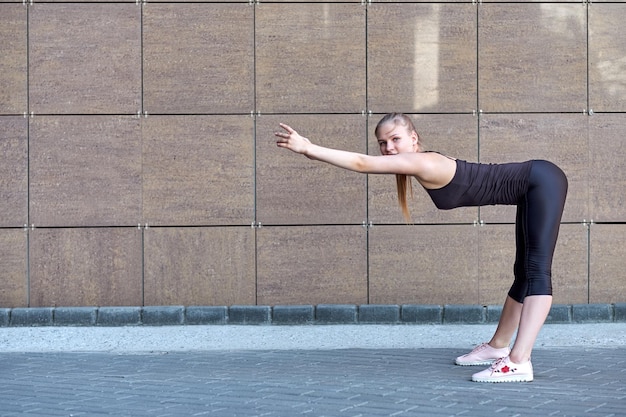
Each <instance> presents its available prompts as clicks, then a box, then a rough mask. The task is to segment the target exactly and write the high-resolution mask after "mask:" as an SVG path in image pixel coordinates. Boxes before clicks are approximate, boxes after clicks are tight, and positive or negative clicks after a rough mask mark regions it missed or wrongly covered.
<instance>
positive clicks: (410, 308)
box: [401, 304, 443, 324]
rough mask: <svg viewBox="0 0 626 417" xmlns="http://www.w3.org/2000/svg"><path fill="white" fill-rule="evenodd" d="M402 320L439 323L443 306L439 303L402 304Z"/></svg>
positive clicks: (441, 319) (405, 321)
mask: <svg viewBox="0 0 626 417" xmlns="http://www.w3.org/2000/svg"><path fill="white" fill-rule="evenodd" d="M401 315H402V321H403V322H404V323H415V324H441V323H442V322H443V308H442V306H440V305H435V304H433V305H416V304H404V305H402V307H401Z"/></svg>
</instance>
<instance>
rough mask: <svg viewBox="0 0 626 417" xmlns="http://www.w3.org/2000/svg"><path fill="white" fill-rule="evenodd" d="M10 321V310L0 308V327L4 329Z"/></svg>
mask: <svg viewBox="0 0 626 417" xmlns="http://www.w3.org/2000/svg"><path fill="white" fill-rule="evenodd" d="M10 320H11V309H10V308H0V327H6V326H8V325H9V323H10Z"/></svg>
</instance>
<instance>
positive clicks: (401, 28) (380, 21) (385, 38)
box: [367, 3, 477, 113]
mask: <svg viewBox="0 0 626 417" xmlns="http://www.w3.org/2000/svg"><path fill="white" fill-rule="evenodd" d="M367 19H368V31H367V71H368V74H367V82H368V84H367V87H368V110H372V111H375V112H378V113H381V112H392V111H396V112H400V111H401V112H405V113H414V112H471V111H472V110H475V109H476V87H477V86H476V7H475V6H473V5H472V4H469V3H468V4H464V5H452V4H439V3H432V4H372V5H371V6H370V7H369V8H368V14H367ZM390 27H391V28H393V30H389V28H390Z"/></svg>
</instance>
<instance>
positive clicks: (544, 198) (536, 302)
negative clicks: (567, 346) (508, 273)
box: [509, 161, 567, 363]
mask: <svg viewBox="0 0 626 417" xmlns="http://www.w3.org/2000/svg"><path fill="white" fill-rule="evenodd" d="M529 182H530V186H529V189H528V193H527V194H526V198H525V202H524V203H523V209H522V210H521V213H522V215H523V218H522V219H518V221H519V220H521V225H522V227H521V233H523V236H524V242H523V243H524V246H525V247H524V248H523V250H524V255H523V258H524V259H523V262H524V264H523V270H524V272H525V274H526V294H525V295H524V298H523V306H522V309H521V315H520V320H519V328H518V331H517V337H516V338H515V343H514V345H513V348H512V349H511V354H510V355H509V357H510V359H511V361H513V362H514V363H523V362H527V361H528V360H529V359H530V354H531V352H532V348H533V346H534V344H535V341H536V340H537V336H538V335H539V331H540V330H541V327H542V326H543V323H544V322H545V321H546V318H547V317H548V313H549V312H550V307H551V306H552V257H553V255H554V249H555V247H556V241H557V238H558V235H559V226H560V224H561V216H562V214H563V207H564V206H565V197H566V195H567V178H566V177H565V174H563V171H561V170H560V169H559V168H558V167H557V166H556V165H554V164H552V163H549V162H545V161H535V162H533V167H532V169H531V174H530V180H529ZM518 249H519V248H518ZM517 267H518V266H516V268H517ZM520 267H521V266H520ZM514 286H515V284H514Z"/></svg>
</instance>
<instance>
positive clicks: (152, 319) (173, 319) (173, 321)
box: [141, 306, 185, 326]
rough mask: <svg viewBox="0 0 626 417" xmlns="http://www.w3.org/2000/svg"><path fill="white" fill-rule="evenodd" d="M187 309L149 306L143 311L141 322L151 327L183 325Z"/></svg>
mask: <svg viewBox="0 0 626 417" xmlns="http://www.w3.org/2000/svg"><path fill="white" fill-rule="evenodd" d="M184 320H185V307H183V306H148V307H144V308H143V309H142V314H141V321H142V323H143V324H146V325H149V326H173V325H178V324H183V322H184Z"/></svg>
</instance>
